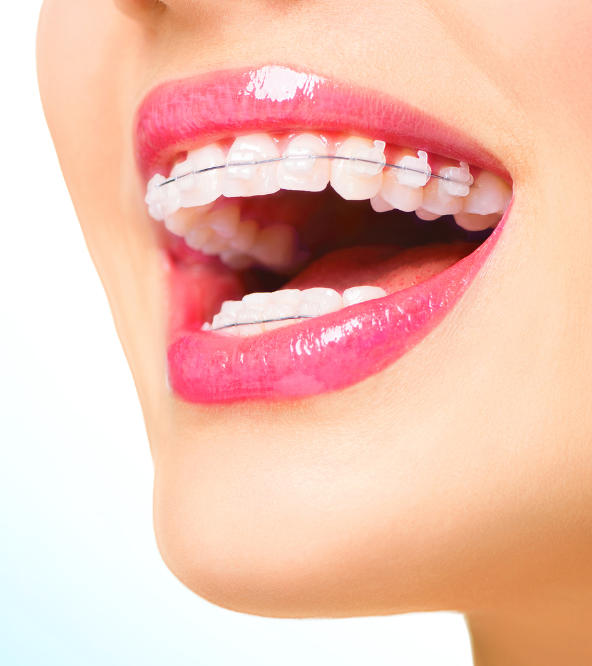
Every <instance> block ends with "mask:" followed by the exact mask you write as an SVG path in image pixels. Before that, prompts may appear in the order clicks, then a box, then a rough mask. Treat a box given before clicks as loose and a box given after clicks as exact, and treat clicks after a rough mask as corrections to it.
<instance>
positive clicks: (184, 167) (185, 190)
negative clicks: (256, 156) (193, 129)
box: [166, 143, 226, 208]
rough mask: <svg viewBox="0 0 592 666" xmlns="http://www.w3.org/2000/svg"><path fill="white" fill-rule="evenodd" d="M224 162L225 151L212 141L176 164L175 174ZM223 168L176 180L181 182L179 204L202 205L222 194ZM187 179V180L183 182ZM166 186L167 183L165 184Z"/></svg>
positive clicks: (187, 206)
mask: <svg viewBox="0 0 592 666" xmlns="http://www.w3.org/2000/svg"><path fill="white" fill-rule="evenodd" d="M225 163H226V153H225V151H224V150H223V148H222V147H221V146H219V145H218V144H217V143H212V144H210V145H208V146H204V147H203V148H199V149H198V150H192V151H191V152H190V153H189V154H188V155H187V159H186V160H185V162H182V163H181V164H177V165H176V166H175V168H174V169H173V172H174V171H177V172H178V173H176V174H175V175H182V174H183V173H187V172H189V171H199V170H200V169H207V168H208V167H213V166H218V165H219V164H225ZM222 171H224V169H212V170H211V171H204V172H203V173H200V174H197V175H192V176H186V177H185V178H181V179H179V180H178V181H177V183H179V184H181V183H182V191H181V205H182V206H184V207H185V208H190V207H193V206H203V205H204V204H209V203H212V202H213V201H216V199H217V198H218V197H219V196H220V195H221V194H222V175H221V172H222ZM185 181H187V182H185ZM166 187H168V185H167V186H166Z"/></svg>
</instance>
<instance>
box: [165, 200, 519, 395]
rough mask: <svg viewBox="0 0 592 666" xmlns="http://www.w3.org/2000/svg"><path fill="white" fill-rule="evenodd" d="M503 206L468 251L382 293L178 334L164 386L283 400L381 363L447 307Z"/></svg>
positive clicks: (331, 387) (481, 257)
mask: <svg viewBox="0 0 592 666" xmlns="http://www.w3.org/2000/svg"><path fill="white" fill-rule="evenodd" d="M510 210H511V206H510V207H509V208H508V210H507V211H506V214H505V215H504V218H503V219H502V220H501V221H500V223H499V224H498V226H497V227H496V228H495V230H494V231H493V233H492V234H491V235H490V236H489V238H487V240H486V241H485V242H484V243H482V244H481V245H480V246H479V247H477V248H476V249H475V250H474V251H473V252H472V253H471V254H469V255H468V256H466V257H464V258H463V259H461V260H460V261H458V262H457V263H455V264H454V265H452V266H450V267H449V268H447V269H446V270H444V271H442V272H441V273H439V274H438V275H435V276H434V277H432V278H430V279H429V280H426V281H425V282H422V283H421V284H418V285H416V286H414V287H410V288H408V289H404V290H403V291H399V292H397V293H395V294H392V295H390V296H386V297H385V298H381V299H377V300H374V301H367V302H366V303H360V304H359V305H355V306H351V307H349V308H346V309H344V310H340V311H338V312H334V313H332V314H329V315H324V316H322V317H318V318H315V319H311V320H309V321H306V322H303V323H300V324H297V325H294V326H288V327H285V328H280V329H277V330H275V331H270V332H269V333H264V334H262V335H257V336H253V337H251V338H249V337H246V338H244V337H243V338H241V337H236V336H230V335H221V334H216V333H212V332H204V331H195V332H191V333H184V334H182V335H180V336H179V337H178V338H177V339H175V340H174V341H173V342H172V343H171V344H170V346H169V349H168V372H169V382H170V386H171V388H172V389H173V391H174V392H175V393H176V394H177V395H178V396H179V397H180V398H182V399H184V400H186V401H188V402H192V403H200V404H211V403H232V402H239V401H245V400H285V399H293V398H303V397H307V396H314V395H318V394H320V393H326V392H329V391H336V390H339V389H343V388H346V387H347V386H351V385H352V384H355V383H357V382H359V381H361V380H363V379H366V378H367V377H370V376H371V375H374V374H376V373H377V372H380V371H381V370H384V369H385V368H386V367H388V366H389V365H391V364H392V363H394V362H395V361H396V360H397V359H398V358H399V357H401V356H402V355H403V354H405V352H407V351H409V350H410V349H411V348H412V347H414V346H415V345H416V344H418V343H419V342H420V341H421V340H422V338H424V337H425V336H426V335H427V334H428V333H429V332H430V331H431V330H432V329H433V328H435V327H436V326H437V325H438V324H439V323H440V322H441V321H442V319H443V318H444V317H445V315H446V313H447V312H449V311H450V310H451V309H452V308H453V307H454V305H455V304H456V303H457V301H458V300H459V299H460V297H461V296H462V294H463V293H464V291H465V290H466V289H467V287H468V286H469V284H470V283H471V282H472V280H473V279H474V277H475V276H476V275H477V273H478V272H479V270H480V268H481V266H482V265H483V263H484V262H485V260H486V259H487V257H488V256H489V255H490V254H491V252H492V251H493V248H494V247H495V245H496V243H497V240H498V238H499V236H500V234H501V231H502V228H503V227H504V225H505V222H506V220H507V218H508V215H509V212H510Z"/></svg>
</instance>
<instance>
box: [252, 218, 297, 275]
mask: <svg viewBox="0 0 592 666" xmlns="http://www.w3.org/2000/svg"><path fill="white" fill-rule="evenodd" d="M295 250H296V232H295V230H294V228H293V227H291V226H290V225H288V224H274V225H272V226H270V227H265V228H264V229H260V230H259V232H258V234H257V238H256V240H255V242H254V244H253V246H252V247H251V248H250V251H249V254H250V255H251V256H252V257H253V258H255V259H256V260H257V261H259V262H261V263H262V264H264V265H265V266H269V267H275V268H277V269H282V268H288V267H289V266H290V265H291V264H292V263H293V262H294V255H295Z"/></svg>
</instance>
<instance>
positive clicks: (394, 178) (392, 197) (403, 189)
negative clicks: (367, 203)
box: [378, 169, 423, 213]
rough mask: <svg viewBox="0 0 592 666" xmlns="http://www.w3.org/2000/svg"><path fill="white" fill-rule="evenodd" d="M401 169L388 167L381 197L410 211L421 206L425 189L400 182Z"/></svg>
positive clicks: (397, 206) (395, 205)
mask: <svg viewBox="0 0 592 666" xmlns="http://www.w3.org/2000/svg"><path fill="white" fill-rule="evenodd" d="M399 178H400V173H399V169H387V170H386V171H385V172H384V174H383V179H382V187H381V188H380V193H379V195H378V196H379V197H381V198H382V199H383V200H384V201H386V202H387V203H388V204H389V205H391V206H392V207H394V208H397V209H398V210H402V211H405V212H406V213H410V212H411V211H414V210H417V209H418V208H420V207H421V202H422V201H423V190H422V189H421V188H420V187H409V185H402V184H401V183H400V182H399Z"/></svg>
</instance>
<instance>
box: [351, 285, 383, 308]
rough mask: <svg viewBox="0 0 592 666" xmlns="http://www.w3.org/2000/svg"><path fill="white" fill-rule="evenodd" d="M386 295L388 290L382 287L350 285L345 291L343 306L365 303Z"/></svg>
mask: <svg viewBox="0 0 592 666" xmlns="http://www.w3.org/2000/svg"><path fill="white" fill-rule="evenodd" d="M384 296H386V291H385V290H384V289H382V288H381V287H350V288H349V289H346V290H345V291H344V292H343V307H344V308H346V307H348V306H350V305H357V304H358V303H365V302H366V301H372V300H374V299H375V298H383V297H384Z"/></svg>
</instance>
